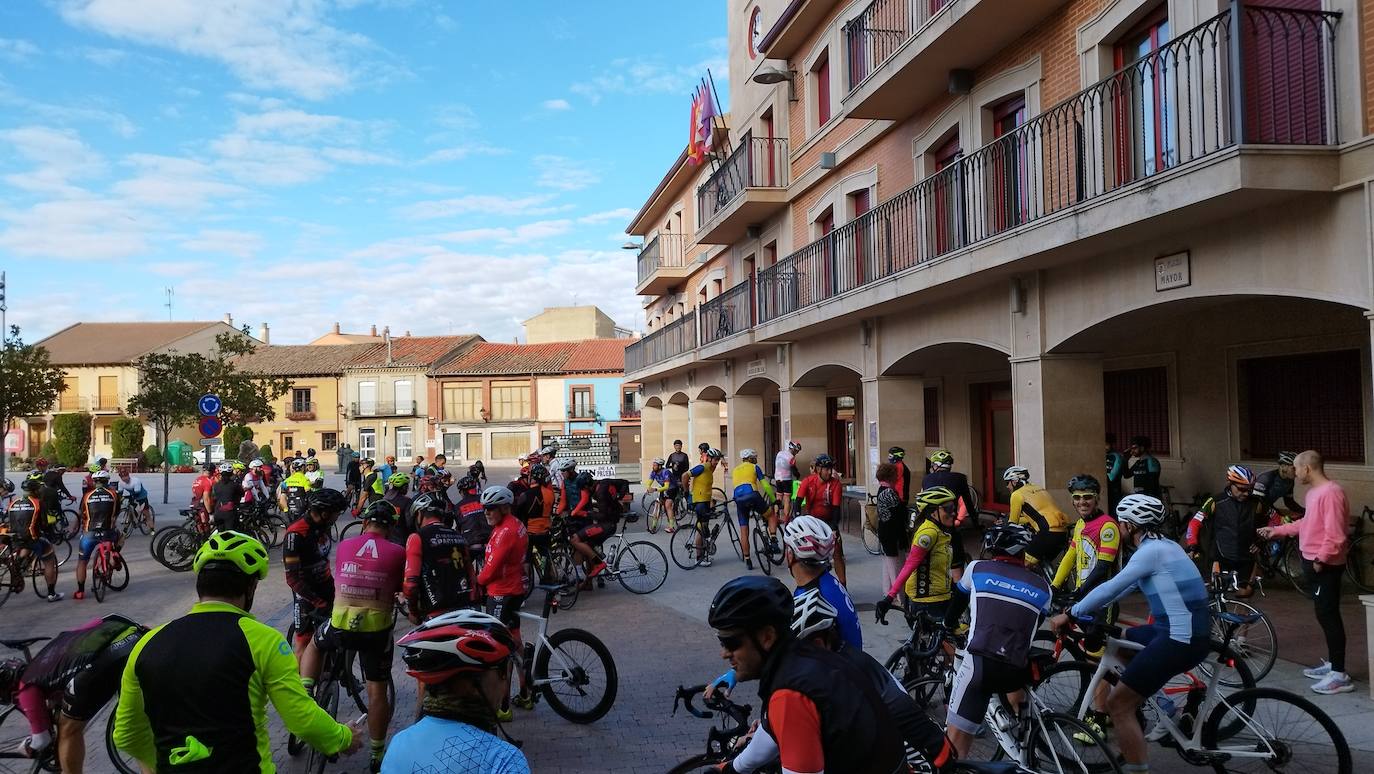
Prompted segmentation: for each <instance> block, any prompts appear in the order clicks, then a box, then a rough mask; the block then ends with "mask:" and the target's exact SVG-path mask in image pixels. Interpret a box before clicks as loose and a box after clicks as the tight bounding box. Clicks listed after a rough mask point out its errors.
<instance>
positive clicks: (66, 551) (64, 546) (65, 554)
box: [52, 538, 72, 567]
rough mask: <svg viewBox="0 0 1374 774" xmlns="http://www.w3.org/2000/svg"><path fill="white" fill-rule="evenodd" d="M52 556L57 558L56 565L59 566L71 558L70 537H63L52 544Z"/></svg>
mask: <svg viewBox="0 0 1374 774" xmlns="http://www.w3.org/2000/svg"><path fill="white" fill-rule="evenodd" d="M52 551H53V556H55V557H56V558H57V566H58V567H61V566H62V565H64V564H66V563H67V562H68V561H70V560H71V558H72V541H71V538H63V539H62V540H59V541H57V542H55V543H53V544H52Z"/></svg>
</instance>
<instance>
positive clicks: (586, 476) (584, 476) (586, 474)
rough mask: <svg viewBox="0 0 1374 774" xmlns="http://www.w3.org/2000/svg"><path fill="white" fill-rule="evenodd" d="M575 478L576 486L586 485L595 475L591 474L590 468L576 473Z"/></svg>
mask: <svg viewBox="0 0 1374 774" xmlns="http://www.w3.org/2000/svg"><path fill="white" fill-rule="evenodd" d="M576 480H577V485H578V486H582V487H586V486H591V485H592V482H593V481H595V480H596V477H595V476H593V475H592V472H591V471H590V470H584V471H582V472H581V473H578V474H577V479H576Z"/></svg>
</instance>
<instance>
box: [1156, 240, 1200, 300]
mask: <svg viewBox="0 0 1374 774" xmlns="http://www.w3.org/2000/svg"><path fill="white" fill-rule="evenodd" d="M1191 284H1193V271H1192V263H1191V260H1190V258H1189V255H1188V251H1187V250H1184V251H1183V252H1181V253H1174V254H1173V255H1166V256H1164V257H1162V258H1156V259H1155V291H1156V292H1159V291H1161V290H1173V289H1174V288H1186V287H1188V286H1189V285H1191Z"/></svg>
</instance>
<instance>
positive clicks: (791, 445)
mask: <svg viewBox="0 0 1374 774" xmlns="http://www.w3.org/2000/svg"><path fill="white" fill-rule="evenodd" d="M787 450H788V451H790V452H792V453H793V454H796V453H797V452H799V451H801V444H799V443H797V442H796V441H788V442H787Z"/></svg>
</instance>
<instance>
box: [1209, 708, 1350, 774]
mask: <svg viewBox="0 0 1374 774" xmlns="http://www.w3.org/2000/svg"><path fill="white" fill-rule="evenodd" d="M1202 746H1203V747H1204V748H1205V749H1207V750H1209V751H1218V752H1222V753H1224V752H1226V751H1228V750H1229V751H1234V752H1236V753H1242V752H1257V751H1261V752H1262V751H1266V750H1268V751H1272V752H1273V756H1272V757H1271V758H1248V757H1236V756H1231V757H1230V759H1229V760H1227V761H1225V763H1224V764H1223V763H1214V764H1213V767H1214V768H1215V769H1216V771H1218V772H1244V771H1254V772H1268V771H1278V770H1280V769H1281V770H1284V771H1298V772H1317V771H1321V772H1332V774H1350V772H1351V771H1352V769H1353V764H1352V762H1351V756H1350V745H1348V744H1347V743H1346V741H1345V735H1344V734H1342V733H1341V730H1340V728H1339V727H1337V725H1336V723H1335V721H1333V720H1332V719H1331V718H1330V716H1328V715H1327V714H1326V713H1325V712H1322V711H1321V710H1320V709H1318V708H1317V706H1316V705H1315V704H1313V703H1312V702H1310V701H1308V700H1307V699H1304V698H1302V697H1301V696H1297V695H1294V694H1292V693H1289V692H1288V691H1281V690H1278V689H1277V688H1250V689H1247V690H1243V691H1237V692H1236V693H1234V694H1231V695H1230V696H1228V697H1226V698H1225V699H1224V700H1223V703H1221V704H1219V705H1218V706H1217V708H1216V709H1214V710H1212V714H1211V715H1210V716H1209V717H1208V718H1207V722H1206V723H1205V724H1204V725H1203V727H1202Z"/></svg>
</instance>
